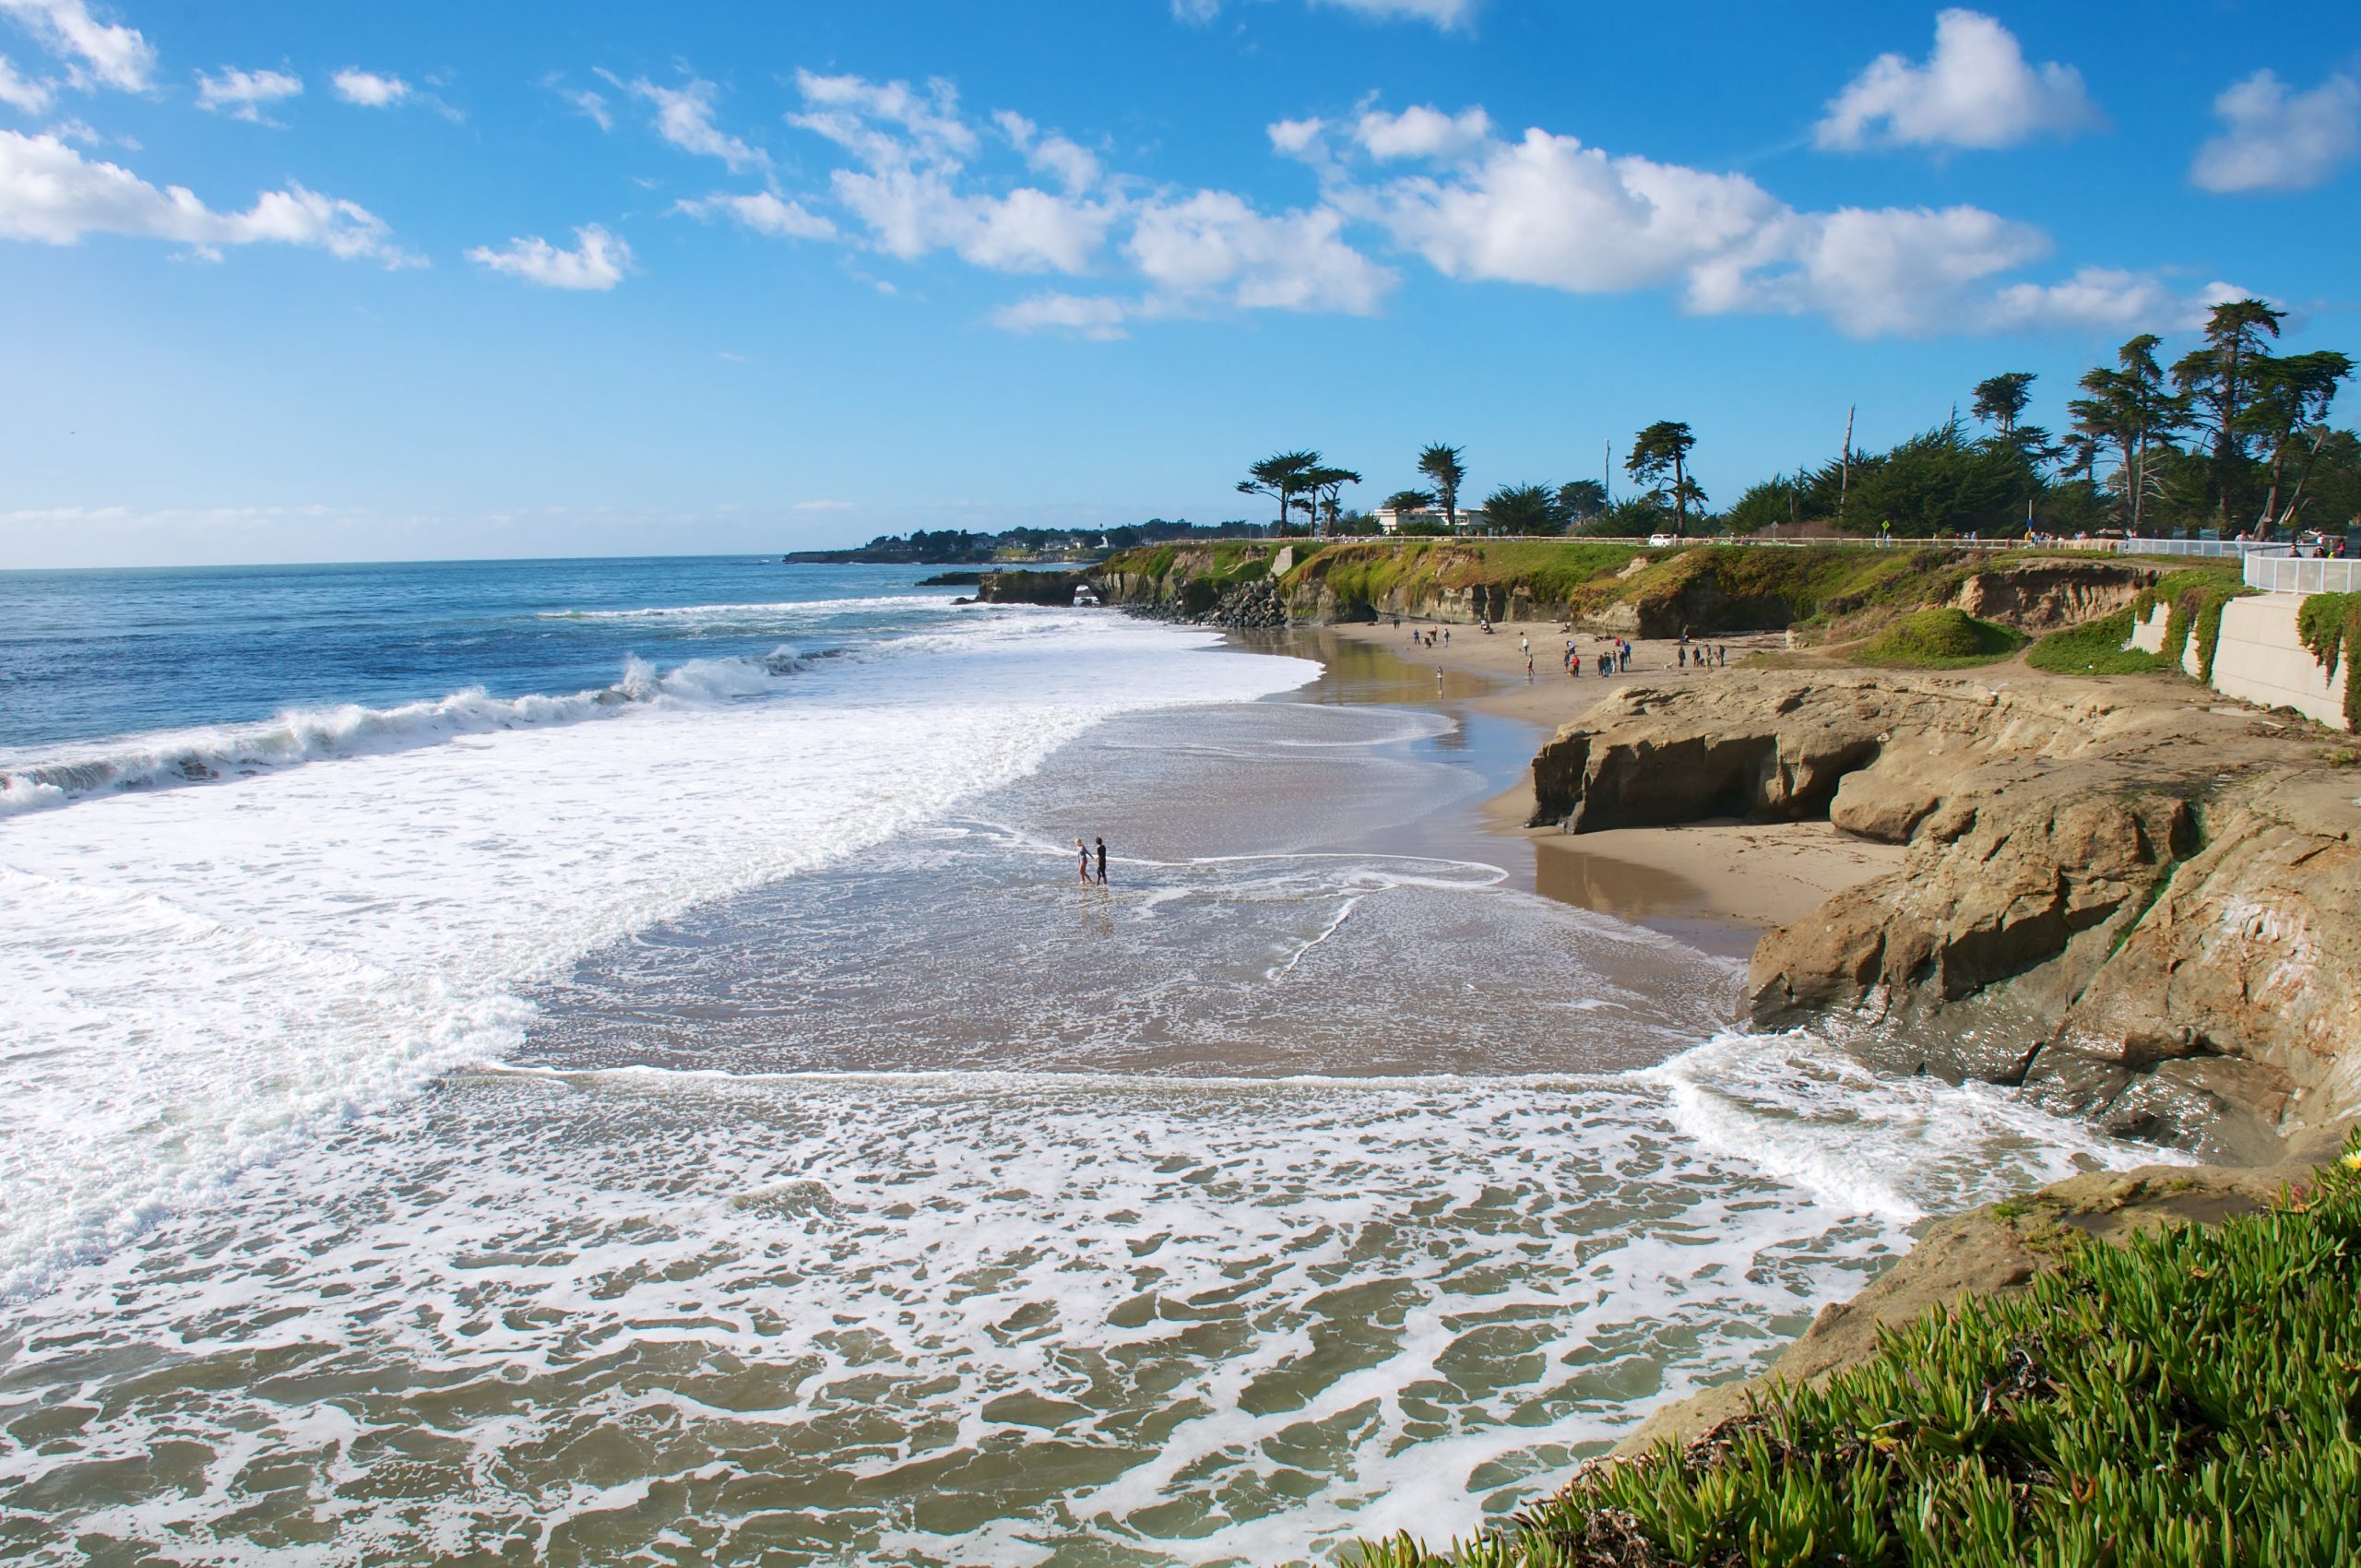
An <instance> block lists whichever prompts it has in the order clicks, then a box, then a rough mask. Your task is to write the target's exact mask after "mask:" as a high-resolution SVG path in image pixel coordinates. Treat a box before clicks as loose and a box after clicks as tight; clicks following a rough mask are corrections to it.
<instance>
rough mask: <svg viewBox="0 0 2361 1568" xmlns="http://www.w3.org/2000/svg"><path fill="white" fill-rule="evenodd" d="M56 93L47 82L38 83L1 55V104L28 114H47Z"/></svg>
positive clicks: (4, 55)
mask: <svg viewBox="0 0 2361 1568" xmlns="http://www.w3.org/2000/svg"><path fill="white" fill-rule="evenodd" d="M55 97H56V93H55V92H54V90H53V89H52V88H51V87H50V85H49V84H48V83H47V82H37V81H35V80H33V79H32V78H31V77H28V76H26V75H24V74H23V73H22V72H20V71H18V69H17V65H16V62H14V61H12V60H10V59H9V58H8V57H7V56H6V54H0V103H6V104H7V105H8V106H9V107H10V108H12V109H21V110H23V111H24V112H25V113H28V114H40V113H45V112H46V111H47V110H48V108H49V105H50V102H51V101H52V100H53V99H54V98H55Z"/></svg>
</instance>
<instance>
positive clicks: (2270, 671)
mask: <svg viewBox="0 0 2361 1568" xmlns="http://www.w3.org/2000/svg"><path fill="white" fill-rule="evenodd" d="M2304 597H2305V596H2303V595H2302V594H2294V593H2264V594H2256V595H2254V596H2252V597H2250V598H2247V599H2234V600H2230V601H2229V602H2228V603H2227V604H2225V605H2224V606H2223V607H2222V635H2221V638H2220V640H2219V641H2218V642H2217V643H2216V644H2215V645H2214V648H2213V689H2214V690H2215V691H2217V692H2220V693H2221V694H2222V695H2225V696H2232V697H2236V698H2238V699H2239V700H2240V701H2242V702H2250V703H2255V704H2257V705H2259V706H2260V707H2292V708H2294V709H2295V710H2296V712H2298V713H2300V714H2302V715H2303V716H2304V717H2305V718H2307V719H2318V720H2319V722H2320V723H2322V724H2325V725H2327V726H2329V727H2330V728H2331V729H2332V730H2350V729H2351V728H2352V726H2351V725H2350V724H2349V723H2348V722H2347V721H2346V719H2345V717H2344V687H2345V683H2346V682H2348V681H2350V680H2351V679H2352V678H2353V656H2352V654H2351V653H2350V652H2348V653H2347V654H2346V655H2345V656H2344V657H2343V659H2339V660H2338V662H2337V668H2336V673H2335V674H2334V675H2333V676H2331V675H2330V673H2329V672H2328V671H2325V670H2322V669H2321V668H2320V664H2319V659H2315V658H2313V657H2312V650H2311V649H2309V648H2308V647H2305V646H2304V640H2303V637H2302V636H2300V635H2299V634H2298V632H2297V630H2296V612H2297V611H2298V610H2299V609H2300V608H2301V607H2302V605H2303V602H2304ZM2170 614H2171V607H2170V606H2168V605H2163V604H2159V605H2157V606H2156V607H2155V608H2154V609H2153V610H2152V611H2150V612H2149V613H2148V618H2147V620H2145V621H2144V622H2140V623H2137V624H2134V625H2133V627H2132V629H2131V643H2130V646H2131V647H2137V648H2142V649H2144V650H2145V651H2147V652H2149V653H2162V652H2163V651H2164V648H2165V621H2166V620H2167V619H2168V618H2169V617H2170ZM2181 668H2182V669H2184V670H2186V671H2189V674H2191V675H2192V676H2194V675H2197V674H2198V673H2199V671H2198V662H2197V640H2196V639H2195V638H2194V637H2191V638H2190V639H2189V646H2188V647H2186V648H2184V649H2183V650H2182V651H2181Z"/></svg>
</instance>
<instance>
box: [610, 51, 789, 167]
mask: <svg viewBox="0 0 2361 1568" xmlns="http://www.w3.org/2000/svg"><path fill="white" fill-rule="evenodd" d="M599 74H600V75H601V76H606V77H607V79H608V80H609V81H611V82H613V83H614V84H615V85H616V86H617V87H620V88H622V89H623V90H625V91H626V92H629V93H630V94H631V95H632V96H633V97H635V98H637V99H641V100H643V101H646V102H648V103H652V104H654V105H655V106H656V132H657V134H658V136H660V137H663V138H664V139H665V140H666V141H668V142H670V143H671V144H672V145H673V146H674V147H677V148H680V149H681V150H682V151H683V152H694V153H697V154H699V155H700V156H703V157H706V158H718V159H720V160H722V161H723V162H724V163H727V164H728V165H730V172H733V173H736V172H741V171H742V170H746V169H767V168H769V167H770V166H771V156H770V154H769V153H767V152H765V151H764V150H763V149H762V148H758V147H753V146H751V145H749V144H748V143H746V142H744V141H742V140H741V139H739V138H738V137H733V136H731V135H730V134H729V133H728V132H726V131H723V130H722V129H720V128H719V127H718V126H717V125H715V124H714V123H713V100H714V86H713V84H712V83H711V82H708V81H701V80H699V79H698V78H697V77H690V78H689V79H688V81H687V82H686V83H684V84H683V85H682V86H680V87H676V88H673V87H659V86H658V85H657V84H656V83H654V82H651V81H649V80H648V79H647V77H636V78H635V79H633V80H631V81H628V82H626V81H623V79H621V78H620V77H614V76H611V75H608V74H607V73H605V72H600V73H599ZM575 102H576V103H577V105H579V104H580V103H581V101H580V100H579V99H576V100H575ZM585 107H586V112H587V106H585ZM599 108H600V113H592V114H591V118H593V119H596V120H599V123H600V124H601V125H604V124H605V120H604V119H603V117H602V115H603V110H604V105H603V104H601V105H600V106H599Z"/></svg>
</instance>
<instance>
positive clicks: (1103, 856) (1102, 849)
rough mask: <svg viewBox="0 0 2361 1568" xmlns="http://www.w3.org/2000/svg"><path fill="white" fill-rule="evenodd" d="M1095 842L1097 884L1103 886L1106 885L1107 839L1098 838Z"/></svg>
mask: <svg viewBox="0 0 2361 1568" xmlns="http://www.w3.org/2000/svg"><path fill="white" fill-rule="evenodd" d="M1095 842H1096V843H1097V846H1098V885H1099V886H1101V887H1104V886H1106V885H1107V840H1106V839H1104V838H1099V839H1096V840H1095Z"/></svg>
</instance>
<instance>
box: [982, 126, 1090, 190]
mask: <svg viewBox="0 0 2361 1568" xmlns="http://www.w3.org/2000/svg"><path fill="white" fill-rule="evenodd" d="M992 123H993V124H994V125H998V126H999V127H1000V128H1001V134H1002V135H1003V136H1005V137H1008V140H1009V145H1010V146H1012V147H1014V148H1016V149H1017V150H1018V151H1019V152H1021V153H1023V154H1024V155H1025V165H1026V168H1028V169H1031V170H1032V171H1033V172H1035V173H1038V174H1047V175H1050V177H1051V178H1053V179H1055V180H1056V181H1057V182H1058V184H1061V185H1062V186H1064V187H1065V192H1066V195H1068V196H1080V195H1082V194H1083V193H1084V192H1086V191H1087V190H1089V189H1090V187H1091V186H1093V185H1095V184H1097V183H1098V176H1099V168H1098V159H1097V156H1096V155H1095V154H1093V153H1092V152H1091V150H1090V149H1089V148H1086V147H1084V146H1083V145H1082V144H1081V143H1079V142H1075V141H1070V140H1068V139H1067V138H1066V137H1062V136H1060V135H1058V134H1057V133H1056V132H1054V131H1052V132H1051V133H1050V135H1048V136H1046V137H1045V136H1041V135H1039V134H1038V132H1039V127H1038V126H1036V125H1034V124H1033V122H1032V121H1030V120H1028V119H1026V117H1025V116H1024V115H1022V114H1019V113H1014V111H1011V110H1006V109H1003V110H1002V111H1000V112H999V113H996V114H994V115H993V116H992Z"/></svg>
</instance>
